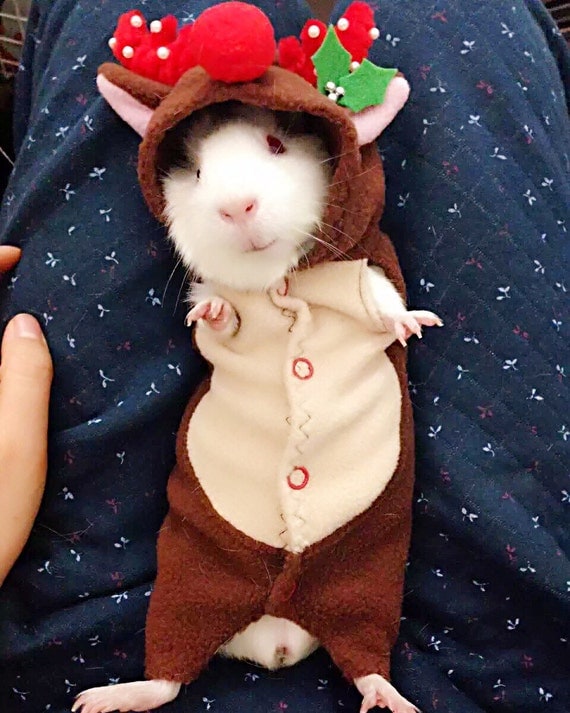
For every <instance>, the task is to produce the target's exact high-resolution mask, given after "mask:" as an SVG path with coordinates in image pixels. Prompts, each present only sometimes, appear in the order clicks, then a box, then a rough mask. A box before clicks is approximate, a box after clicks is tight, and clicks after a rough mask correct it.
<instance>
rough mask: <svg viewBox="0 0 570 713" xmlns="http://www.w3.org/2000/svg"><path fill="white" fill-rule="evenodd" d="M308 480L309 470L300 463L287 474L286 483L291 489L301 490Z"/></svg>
mask: <svg viewBox="0 0 570 713" xmlns="http://www.w3.org/2000/svg"><path fill="white" fill-rule="evenodd" d="M308 482H309V471H308V470H307V469H306V468H303V466H300V465H299V466H297V467H296V468H295V469H294V470H293V471H291V473H290V474H289V475H288V476H287V484H288V485H289V487H290V488H291V489H292V490H303V488H304V487H305V486H306V485H307V483H308Z"/></svg>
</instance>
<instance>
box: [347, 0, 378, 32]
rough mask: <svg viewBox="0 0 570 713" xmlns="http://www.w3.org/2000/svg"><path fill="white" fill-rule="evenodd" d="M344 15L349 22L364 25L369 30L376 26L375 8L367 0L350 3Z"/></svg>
mask: <svg viewBox="0 0 570 713" xmlns="http://www.w3.org/2000/svg"><path fill="white" fill-rule="evenodd" d="M342 16H343V17H346V19H347V20H348V21H349V22H354V23H356V24H358V25H364V27H365V28H366V29H367V30H371V29H372V28H373V27H374V10H373V9H372V8H371V7H370V5H369V4H368V3H366V2H353V3H350V5H349V6H348V7H347V8H346V10H345V11H344V13H343V15H342Z"/></svg>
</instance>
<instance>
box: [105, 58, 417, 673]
mask: <svg viewBox="0 0 570 713" xmlns="http://www.w3.org/2000/svg"><path fill="white" fill-rule="evenodd" d="M100 74H101V75H103V76H104V77H105V79H106V80H108V82H110V83H111V84H112V85H114V86H115V87H117V88H119V89H120V90H123V91H124V92H127V93H128V94H129V95H131V96H132V97H134V98H135V99H136V101H137V102H139V103H140V104H142V105H145V106H146V107H149V108H150V109H152V110H153V112H154V113H153V114H152V117H151V119H150V122H149V123H148V127H147V128H146V133H145V136H144V140H143V141H142V143H141V146H140V154H139V177H140V182H141V186H142V189H143V192H144V196H145V198H146V200H147V203H148V205H149V206H150V208H151V210H152V212H153V213H154V215H155V216H156V217H157V218H158V219H159V220H162V221H164V220H165V217H164V207H165V204H164V197H163V194H162V189H161V182H160V176H159V172H158V168H157V166H158V163H159V155H160V147H161V144H162V142H163V140H164V138H165V136H166V135H167V133H168V132H169V131H170V130H171V129H173V128H174V127H176V126H177V124H178V123H179V122H180V121H181V120H183V119H184V118H186V117H188V116H189V115H190V114H191V113H192V112H195V111H196V110H198V109H201V108H203V107H208V106H210V105H213V104H217V103H220V102H226V101H230V100H235V101H239V102H242V103H244V104H248V105H253V106H259V107H265V108H268V109H272V110H279V111H287V112H304V113H306V114H308V115H310V116H313V117H317V119H318V120H319V122H320V124H321V125H322V130H323V131H325V132H326V135H327V140H328V144H329V147H330V149H331V152H332V153H333V155H335V156H338V157H339V158H338V160H337V163H336V166H335V170H334V175H333V178H332V181H331V187H330V191H329V196H328V204H329V207H328V209H327V213H326V216H325V219H324V223H326V224H328V225H329V226H331V227H330V228H327V230H326V231H325V232H323V233H322V234H321V237H322V238H323V239H325V240H327V241H330V242H333V243H334V244H335V245H336V247H337V248H338V249H339V251H342V252H343V253H345V254H346V255H347V256H348V258H349V259H347V261H343V262H336V263H334V262H332V263H331V262H330V253H329V252H328V251H327V250H326V248H324V247H323V246H321V245H320V244H316V245H315V247H314V248H313V250H312V252H311V253H310V254H309V262H310V267H309V268H308V269H307V268H303V269H301V268H299V270H298V272H297V273H295V274H296V275H297V277H295V276H291V277H290V278H289V280H288V282H287V283H285V284H284V286H283V288H284V289H281V290H273V291H269V292H268V293H267V294H264V295H260V296H259V299H260V300H261V301H262V302H263V305H262V313H261V312H259V310H260V309H261V308H260V307H259V304H258V303H257V302H255V300H254V299H253V298H251V296H248V295H247V294H246V293H242V294H241V295H239V294H238V293H236V292H235V291H234V292H231V293H230V292H229V291H227V294H222V296H226V298H227V299H229V301H230V302H232V303H233V304H236V301H237V311H238V312H239V314H240V318H241V326H240V331H239V333H238V334H237V335H236V336H235V337H231V338H229V337H228V338H227V339H228V340H229V339H234V340H235V341H234V343H233V344H232V345H230V347H229V349H227V348H226V345H225V343H224V341H223V339H222V338H220V337H217V336H215V335H214V336H213V335H211V334H208V333H207V330H208V328H207V327H204V332H203V335H202V336H200V329H198V336H197V343H198V346H199V347H200V348H201V349H202V350H203V352H204V353H205V356H206V358H208V359H209V360H210V361H211V362H214V365H213V374H212V376H211V377H210V378H208V379H207V380H206V381H205V383H204V384H203V385H202V386H201V388H200V389H199V390H198V393H196V394H195V395H194V396H193V398H192V400H191V402H190V404H189V405H188V408H187V410H186V413H185V416H184V418H183V421H182V424H181V427H180V431H179V434H178V441H177V465H176V467H175V469H174V471H173V473H172V475H171V477H170V481H169V485H168V497H169V503H170V510H169V513H168V515H167V517H166V521H165V523H164V525H163V527H162V529H161V532H160V535H159V540H158V576H157V580H156V586H155V589H154V592H153V595H152V597H151V602H150V609H149V613H148V619H147V628H146V675H147V677H148V678H152V679H168V680H171V681H178V682H190V681H192V680H193V679H195V678H196V677H197V676H198V674H199V673H200V672H201V671H202V669H203V668H204V667H205V666H206V665H207V664H208V662H209V660H210V659H211V657H212V656H214V654H216V652H217V651H218V650H219V649H220V647H222V645H223V644H225V643H226V642H228V641H229V640H230V639H231V638H232V637H233V636H234V635H235V634H236V633H238V632H240V631H242V630H243V629H245V628H246V627H247V626H248V625H249V624H251V623H252V622H254V621H256V620H258V619H259V618H260V617H262V616H263V615H264V614H270V615H272V616H276V617H283V618H286V619H289V620H290V621H293V622H295V623H296V624H298V625H299V626H301V627H302V628H303V629H305V630H306V631H308V632H309V633H310V634H311V635H313V636H314V637H316V638H317V639H318V640H319V642H320V643H321V645H322V646H324V647H325V649H326V650H327V651H328V652H329V654H330V655H331V657H332V658H333V660H334V662H335V663H336V664H337V666H338V667H339V668H340V669H341V671H342V672H343V674H344V675H345V676H346V677H347V678H348V679H350V680H353V679H355V678H357V677H360V676H364V675H367V674H370V673H379V674H381V675H382V676H384V677H385V678H389V669H390V649H391V647H392V645H393V644H394V641H395V638H396V635H397V631H398V626H399V620H400V610H401V601H402V587H403V580H404V570H405V563H406V557H407V552H408V544H409V536H410V523H411V497H412V484H413V472H414V457H413V453H414V443H413V427H412V412H411V406H410V401H409V397H408V393H407V377H406V366H405V361H406V355H405V350H404V349H403V348H402V347H401V346H400V345H399V344H398V343H396V342H394V340H395V336H394V335H387V333H386V331H385V329H384V328H383V325H382V323H381V321H380V320H379V319H378V317H377V315H376V314H375V311H374V306H373V305H372V304H371V302H370V296H369V295H367V293H366V289H365V288H364V287H363V279H362V275H363V270H364V268H365V266H366V264H367V262H369V263H370V264H374V265H377V266H380V267H381V268H382V269H383V270H384V271H385V274H386V276H387V277H388V279H389V280H391V281H392V283H393V284H394V285H395V286H396V288H397V289H398V291H399V292H400V293H401V294H403V293H404V285H403V280H402V276H401V273H400V269H399V266H398V262H397V259H396V256H395V253H394V249H393V247H392V245H391V243H390V241H389V239H388V238H387V236H386V235H384V234H382V233H381V232H380V231H379V229H378V220H379V218H380V216H381V213H382V209H383V205H384V174H383V169H382V163H381V160H380V157H379V155H378V151H377V149H376V147H375V145H374V144H368V145H365V146H362V147H359V145H358V140H357V133H356V129H355V126H354V123H353V121H352V119H351V116H350V114H349V113H348V111H347V110H346V109H343V108H342V107H339V106H337V105H336V104H335V103H333V102H331V101H330V100H329V99H328V98H327V97H326V96H324V95H323V94H321V93H319V92H318V91H317V90H316V89H314V88H313V87H312V86H311V85H310V84H309V83H308V82H306V81H305V80H304V79H302V78H301V77H299V76H297V75H295V74H293V73H291V72H289V71H286V70H283V69H281V68H279V67H271V68H270V69H268V70H267V71H266V72H265V74H263V76H261V77H260V78H259V79H257V80H254V81H251V82H245V83H236V84H226V83H223V82H219V81H215V80H213V79H211V78H210V77H209V76H208V75H207V74H206V72H205V71H204V70H202V69H201V68H199V67H196V68H193V69H190V70H188V71H187V72H186V73H185V74H184V75H183V76H182V78H181V79H180V80H179V81H178V82H177V84H176V86H175V87H174V88H171V87H169V86H166V85H163V84H160V83H157V82H154V81H151V80H148V79H143V78H142V77H139V76H137V75H135V74H133V73H132V72H131V71H129V70H127V69H125V68H123V67H119V66H117V65H114V64H105V65H103V66H102V67H101V68H100ZM313 276H315V278H314V280H313ZM333 280H334V282H333ZM341 280H343V282H341ZM315 284H316V285H318V287H319V289H318V290H317V289H316V288H315V287H314V285H315ZM323 294H324V297H322V295H323ZM345 295H346V296H347V298H346V300H344V296H345ZM251 300H253V301H251ZM259 314H261V315H262V316H261V318H260V319H261V320H262V321H261V326H260V322H259V318H258V320H257V321H255V322H254V323H253V326H252V322H251V319H250V316H251V318H252V319H253V318H254V317H255V316H256V315H259ZM256 335H257V339H258V341H257V342H256V341H255V339H256ZM323 335H324V336H323ZM240 340H241V341H240ZM259 340H261V342H264V340H265V342H264V344H265V346H264V348H265V347H267V350H268V351H267V353H268V354H269V353H271V355H272V356H273V357H275V358H276V359H277V362H272V364H273V366H271V367H268V368H265V366H264V367H263V368H261V367H259V365H258V366H257V367H256V364H255V362H254V361H253V362H252V360H254V359H255V354H256V353H257V349H258V347H259ZM262 346H263V344H262ZM353 347H354V348H353ZM337 348H338V349H339V350H340V351H339V352H338V353H337V351H336V350H337ZM228 354H229V355H230V356H231V355H234V356H235V355H238V356H239V357H240V359H241V360H242V361H243V360H244V359H247V358H248V357H250V362H252V363H249V362H244V364H245V366H244V365H243V364H241V363H240V366H239V367H236V368H235V369H234V367H233V365H230V366H228V359H229V357H228ZM230 361H231V360H230ZM267 363H268V362H267V360H266V359H264V361H263V364H264V365H265V364H267ZM218 367H219V372H220V373H219V374H218V372H217V371H216V370H217V369H218ZM258 367H259V368H258ZM255 369H257V370H258V372H257V376H256V377H254V376H251V374H252V373H254V372H255ZM252 370H253V371H252ZM229 372H231V378H225V377H226V376H227V374H228V373H229ZM337 373H338V374H339V375H340V376H342V384H341V385H340V386H339V385H338V383H339V382H338V381H337V380H336V377H334V378H331V374H337ZM248 375H249V376H248ZM240 389H241V390H240ZM267 393H270V395H271V398H272V399H273V401H272V402H271V403H272V411H271V413H270V414H269V413H267V412H264V411H263V408H262V407H263V404H264V401H263V399H264V398H265V395H266V394H267ZM268 398H269V397H268ZM224 403H225V404H231V407H232V409H233V411H232V413H233V416H232V415H231V414H230V415H229V416H228V412H227V409H226V410H224ZM216 406H219V407H220V408H221V409H222V410H221V412H220V411H216V409H215V407H216ZM375 408H376V410H374V409H375ZM234 412H235V413H234ZM216 413H217V414H218V416H216ZM197 414H198V415H199V416H200V418H197V419H196V418H195V416H196V415H197ZM240 414H241V415H242V417H243V419H244V423H245V424H246V426H245V427H244V429H243V434H247V433H249V434H250V436H251V437H250V438H249V439H248V438H247V437H242V435H243V434H242V431H240V430H239V428H237V425H236V424H238V422H239V418H240ZM370 414H372V417H371V418H370V417H369V416H370ZM226 416H227V419H226ZM230 416H231V417H230ZM216 418H221V419H222V420H224V419H226V421H224V424H222V425H221V426H220V428H221V433H222V435H223V438H222V437H220V438H219V439H218V440H217V436H218V434H217V432H216V431H215V430H214V431H213V429H212V426H213V427H214V429H215V424H216ZM228 419H229V420H228ZM232 419H233V420H232ZM363 419H364V421H363ZM331 424H332V426H331ZM361 426H362V427H361ZM236 431H237V432H236ZM232 432H234V437H233V439H232ZM347 434H348V435H347ZM266 436H267V441H266V440H265V438H266ZM228 438H229V439H230V440H229V441H228ZM300 441H302V445H299V443H300ZM266 442H267V443H269V445H268V446H267V447H266V445H265V444H266ZM339 444H341V446H342V447H341V446H339ZM323 454H325V455H324V456H323ZM327 454H328V455H327ZM272 459H273V460H272ZM196 461H197V462H198V465H196ZM272 462H273V466H272V467H268V465H267V464H268V463H272ZM232 464H233V465H232ZM234 466H235V468H234ZM220 469H221V470H220ZM210 471H211V472H210ZM218 483H220V484H221V486H220V488H217V484H218ZM224 483H226V484H227V486H228V493H229V495H228V496H227V497H225V496H224ZM240 491H242V492H241V495H240ZM256 491H258V492H257V494H256ZM237 501H240V502H239V503H238V502H237ZM252 502H253V503H254V505H255V507H254V508H253V509H251V512H250V516H251V513H256V515H255V516H254V517H253V518H252V522H251V527H249V525H248V524H247V523H246V521H247V516H248V510H247V508H248V506H251V503H252ZM236 503H237V504H236ZM335 503H336V506H335ZM234 505H235V507H234ZM337 506H338V507H337ZM335 507H336V509H335ZM313 515H314V518H313V517H312V516H313ZM254 521H255V522H254ZM307 522H308V523H309V524H308V530H307V529H306V525H307ZM314 522H316V523H317V525H314ZM304 528H305V529H304Z"/></svg>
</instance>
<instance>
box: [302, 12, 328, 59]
mask: <svg viewBox="0 0 570 713" xmlns="http://www.w3.org/2000/svg"><path fill="white" fill-rule="evenodd" d="M326 34H327V26H326V25H325V23H324V22H321V21H320V20H308V21H307V22H306V23H305V25H304V27H303V29H302V30H301V46H302V47H303V49H304V50H305V54H306V55H307V57H312V56H313V55H314V54H315V52H316V51H317V50H318V49H319V47H320V46H321V45H322V44H323V40H324V39H325V36H326Z"/></svg>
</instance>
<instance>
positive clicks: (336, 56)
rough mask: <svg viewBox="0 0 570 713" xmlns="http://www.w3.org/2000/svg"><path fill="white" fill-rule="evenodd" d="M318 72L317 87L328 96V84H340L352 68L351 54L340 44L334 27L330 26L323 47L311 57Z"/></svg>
mask: <svg viewBox="0 0 570 713" xmlns="http://www.w3.org/2000/svg"><path fill="white" fill-rule="evenodd" d="M311 59H312V60H313V64H314V65H315V69H316V70H317V87H318V89H319V91H320V92H322V93H324V94H326V85H327V82H334V83H335V84H338V83H339V80H340V78H341V77H344V75H345V74H346V73H347V71H348V68H349V67H350V59H351V57H350V52H347V51H346V50H345V49H344V47H343V46H342V45H341V43H340V42H339V39H338V37H337V36H336V32H335V31H334V27H333V26H332V25H330V26H329V29H328V31H327V34H326V36H325V39H324V40H323V43H322V45H321V46H320V47H319V49H318V50H317V51H316V52H315V54H314V55H313V56H312V57H311Z"/></svg>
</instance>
